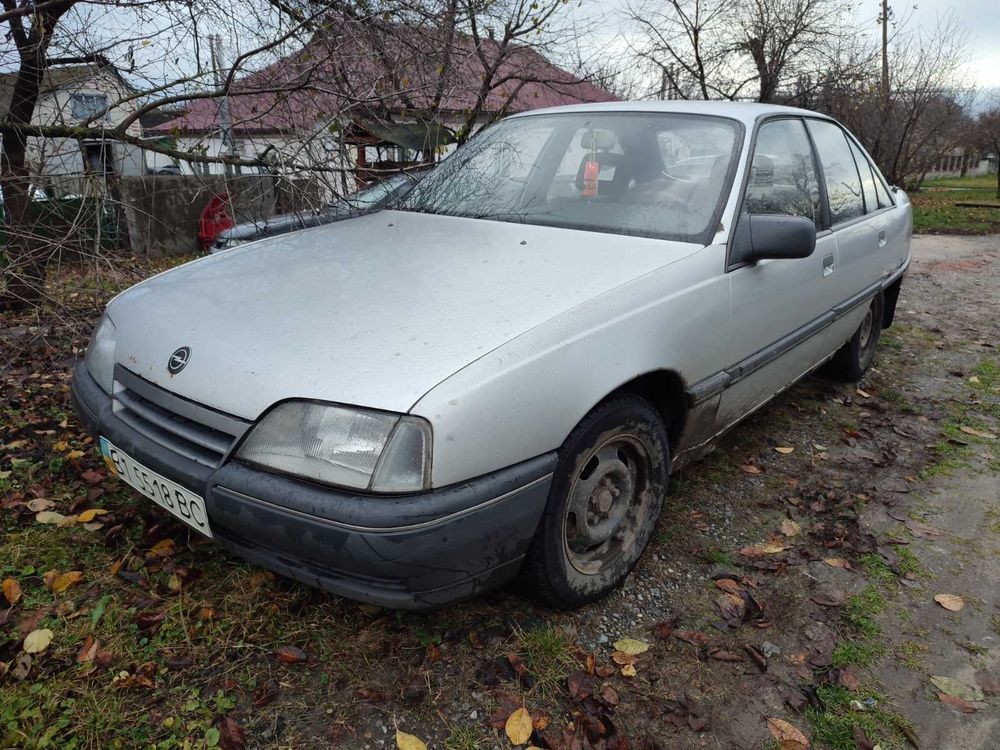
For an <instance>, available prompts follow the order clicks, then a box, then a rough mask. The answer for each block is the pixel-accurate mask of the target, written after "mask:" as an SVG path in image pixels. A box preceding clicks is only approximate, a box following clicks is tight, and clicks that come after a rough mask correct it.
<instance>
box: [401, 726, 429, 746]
mask: <svg viewBox="0 0 1000 750" xmlns="http://www.w3.org/2000/svg"><path fill="white" fill-rule="evenodd" d="M396 747H397V748H399V750H427V745H426V744H425V743H424V741H423V740H422V739H420V738H419V737H414V736H413V735H412V734H407V733H406V732H401V731H399V730H398V729H397V730H396Z"/></svg>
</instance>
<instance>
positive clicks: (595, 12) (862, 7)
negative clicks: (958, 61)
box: [576, 0, 1000, 89]
mask: <svg viewBox="0 0 1000 750" xmlns="http://www.w3.org/2000/svg"><path fill="white" fill-rule="evenodd" d="M643 2H644V0H633V4H635V5H640V6H641V5H642V4H643ZM627 3H628V0H582V1H581V2H579V5H577V7H576V13H578V14H579V15H580V17H581V18H589V19H591V20H592V21H596V23H597V28H599V29H600V31H599V32H598V34H599V35H600V36H601V37H605V38H606V39H607V41H609V42H610V41H611V40H612V39H613V38H614V37H619V36H620V34H621V31H622V24H621V21H620V16H619V14H618V11H619V10H620V9H622V8H624V7H625V6H626V5H627ZM890 5H891V6H892V7H893V8H894V10H895V13H896V15H897V17H899V18H905V19H906V27H907V28H908V29H915V28H922V29H926V30H927V31H931V30H932V29H933V28H934V27H935V26H936V25H937V22H938V18H939V17H941V16H943V15H945V14H947V13H948V12H949V11H950V12H951V13H952V14H953V15H954V16H955V17H956V18H957V19H958V21H959V22H960V23H961V25H962V26H964V27H965V28H966V29H968V31H969V35H970V36H969V41H970V43H969V59H970V61H969V65H968V73H969V75H970V77H971V78H972V79H973V80H971V81H970V83H972V84H973V85H974V86H976V87H978V88H980V89H988V88H994V87H1000V0H916V2H910V3H905V2H898V1H897V2H890ZM880 7H881V2H880V0H863V2H861V3H860V4H859V6H858V9H857V18H858V23H859V24H862V26H870V28H871V29H872V33H877V31H878V25H877V24H876V21H875V19H876V18H877V16H878V13H879V9H880Z"/></svg>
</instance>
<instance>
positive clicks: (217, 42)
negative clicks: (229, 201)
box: [208, 34, 237, 176]
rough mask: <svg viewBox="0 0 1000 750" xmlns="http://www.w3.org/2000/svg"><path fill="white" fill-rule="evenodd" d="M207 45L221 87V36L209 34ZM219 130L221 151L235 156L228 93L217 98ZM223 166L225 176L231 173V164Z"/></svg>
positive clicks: (223, 80)
mask: <svg viewBox="0 0 1000 750" xmlns="http://www.w3.org/2000/svg"><path fill="white" fill-rule="evenodd" d="M208 47H209V50H211V53H212V69H213V71H214V73H215V87H216V88H217V89H221V88H222V86H223V84H224V82H225V76H223V75H222V37H221V36H220V35H218V34H211V35H210V36H209V37H208ZM219 131H220V134H221V136H222V153H223V154H225V155H227V156H236V155H237V154H236V141H235V140H234V139H233V123H232V119H231V117H230V114H229V96H228V94H226V95H223V96H222V97H221V98H220V99H219ZM224 168H225V171H226V175H227V176H228V175H231V174H232V172H233V167H232V165H231V164H226V165H224Z"/></svg>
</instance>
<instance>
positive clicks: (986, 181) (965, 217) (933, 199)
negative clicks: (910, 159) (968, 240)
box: [909, 175, 1000, 234]
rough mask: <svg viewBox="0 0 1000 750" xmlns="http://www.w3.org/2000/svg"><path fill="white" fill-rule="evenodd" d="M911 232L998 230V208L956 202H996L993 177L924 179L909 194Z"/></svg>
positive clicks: (985, 232)
mask: <svg viewBox="0 0 1000 750" xmlns="http://www.w3.org/2000/svg"><path fill="white" fill-rule="evenodd" d="M909 196H910V201H911V202H912V203H913V231H915V232H930V233H952V234H988V233H990V232H996V231H1000V208H968V207H964V206H962V207H960V206H956V205H955V204H956V203H961V202H967V201H976V202H988V203H996V202H1000V201H997V198H996V176H995V175H974V176H968V177H962V178H959V177H946V178H941V179H938V180H928V181H927V182H925V183H924V184H923V186H922V187H921V189H920V190H915V191H913V192H911V193H910V194H909Z"/></svg>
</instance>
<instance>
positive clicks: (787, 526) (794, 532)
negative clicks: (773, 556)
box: [781, 518, 802, 536]
mask: <svg viewBox="0 0 1000 750" xmlns="http://www.w3.org/2000/svg"><path fill="white" fill-rule="evenodd" d="M781 533H782V534H784V535H785V536H798V535H799V534H801V533H802V526H800V525H799V524H798V523H797V522H795V521H793V520H792V519H790V518H786V519H785V520H784V521H782V522H781Z"/></svg>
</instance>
